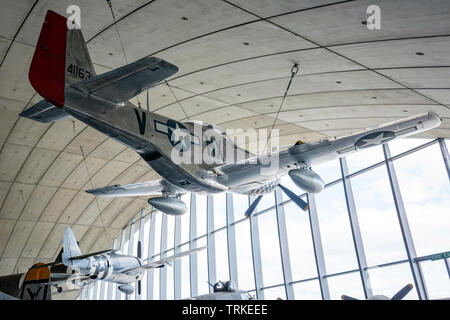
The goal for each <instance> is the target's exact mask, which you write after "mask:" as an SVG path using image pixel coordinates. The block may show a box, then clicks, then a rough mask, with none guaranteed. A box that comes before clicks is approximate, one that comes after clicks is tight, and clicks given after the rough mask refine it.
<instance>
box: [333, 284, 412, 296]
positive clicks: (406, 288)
mask: <svg viewBox="0 0 450 320" xmlns="http://www.w3.org/2000/svg"><path fill="white" fill-rule="evenodd" d="M412 288H413V285H412V284H410V283H409V284H407V285H406V286H404V287H403V288H401V289H400V290H399V291H398V292H397V293H396V294H394V296H393V297H392V298H391V299H389V298H388V297H386V296H383V295H378V296H372V297H369V298H368V299H367V300H402V299H403V298H404V297H405V296H406V295H407V294H408V293H409V292H410V291H411V290H412ZM341 299H342V300H359V299H356V298H353V297H350V296H346V295H345V294H344V295H342V296H341Z"/></svg>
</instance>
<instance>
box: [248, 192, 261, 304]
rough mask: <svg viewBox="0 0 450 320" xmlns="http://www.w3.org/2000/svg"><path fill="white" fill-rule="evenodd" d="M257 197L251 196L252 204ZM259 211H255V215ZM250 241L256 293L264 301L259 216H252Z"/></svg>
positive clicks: (250, 201)
mask: <svg viewBox="0 0 450 320" xmlns="http://www.w3.org/2000/svg"><path fill="white" fill-rule="evenodd" d="M255 198H256V197H255V196H249V203H248V205H249V206H250V204H251V203H252V202H253V201H254V200H255ZM257 210H258V209H256V210H255V213H256V211H257ZM249 219H250V223H249V225H250V241H251V245H252V260H253V276H254V278H255V292H256V298H257V299H258V300H264V292H263V289H262V288H263V287H264V285H263V278H262V265H261V248H260V242H259V228H258V221H257V219H258V215H256V214H252V215H250V218H249Z"/></svg>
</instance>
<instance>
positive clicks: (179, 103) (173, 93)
mask: <svg viewBox="0 0 450 320" xmlns="http://www.w3.org/2000/svg"><path fill="white" fill-rule="evenodd" d="M164 83H165V84H166V85H167V86H168V87H169V89H170V92H172V95H173V96H174V98H175V100H176V101H177V103H178V105H179V106H180V108H181V110H183V112H184V115H185V116H186V118H187V119H188V120H191V119H190V118H189V116H188V115H187V113H186V111H184V108H183V106H182V105H181V102H180V100H178V98H177V96H176V95H175V92H173V90H172V87H171V86H170V85H169V83H168V82H167V81H166V80H164Z"/></svg>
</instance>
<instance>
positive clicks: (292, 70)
mask: <svg viewBox="0 0 450 320" xmlns="http://www.w3.org/2000/svg"><path fill="white" fill-rule="evenodd" d="M297 73H298V64H297V63H295V64H294V65H293V66H292V68H291V77H290V79H289V83H288V85H287V87H286V90H285V91H284V95H283V99H282V100H281V103H280V107H279V108H278V111H277V115H276V116H275V120H274V121H273V123H272V127H271V128H270V131H269V136H268V137H267V141H266V145H265V147H264V150H263V152H264V151H265V150H266V147H267V144H268V143H269V140H270V137H271V136H272V130H273V128H274V127H275V124H276V122H277V120H278V116H279V115H280V112H281V109H282V108H283V103H284V100H285V99H286V97H287V94H288V92H289V89H290V88H291V83H292V80H293V79H294V77H295V76H296V75H297Z"/></svg>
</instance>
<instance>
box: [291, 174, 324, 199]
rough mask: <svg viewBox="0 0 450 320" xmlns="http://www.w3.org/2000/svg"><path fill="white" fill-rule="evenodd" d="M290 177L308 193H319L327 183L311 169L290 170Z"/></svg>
mask: <svg viewBox="0 0 450 320" xmlns="http://www.w3.org/2000/svg"><path fill="white" fill-rule="evenodd" d="M289 177H291V179H292V181H294V183H295V184H296V185H297V186H298V187H299V188H302V189H303V190H305V191H306V192H308V193H318V192H320V191H322V190H323V188H324V186H325V183H324V182H323V180H322V178H321V177H320V176H319V175H318V174H317V173H315V172H314V171H312V170H311V169H307V168H301V169H293V170H290V171H289Z"/></svg>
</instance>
